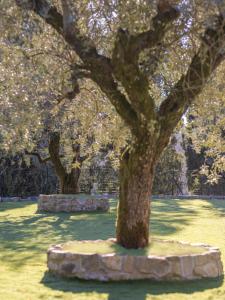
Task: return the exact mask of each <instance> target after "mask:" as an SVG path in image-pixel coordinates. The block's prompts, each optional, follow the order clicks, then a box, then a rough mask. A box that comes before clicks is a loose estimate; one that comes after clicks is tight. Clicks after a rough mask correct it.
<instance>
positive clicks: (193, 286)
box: [41, 272, 223, 300]
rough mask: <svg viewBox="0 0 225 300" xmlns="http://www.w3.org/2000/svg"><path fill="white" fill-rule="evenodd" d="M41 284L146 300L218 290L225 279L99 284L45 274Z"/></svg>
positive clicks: (118, 298)
mask: <svg viewBox="0 0 225 300" xmlns="http://www.w3.org/2000/svg"><path fill="white" fill-rule="evenodd" d="M41 283H42V284H44V285H45V286H47V287H49V288H51V289H54V290H60V291H63V292H65V293H67V292H70V293H73V294H78V293H93V292H97V293H99V294H108V298H107V299H108V300H122V299H123V300H125V299H131V300H145V299H146V297H147V295H162V294H163V295H165V299H166V294H170V293H182V294H183V293H185V294H192V293H194V292H202V291H205V290H208V289H214V288H218V287H220V286H221V285H222V284H223V277H220V278H218V279H203V280H196V281H189V282H153V281H149V280H148V281H147V280H139V281H126V282H98V281H85V280H78V279H62V278H60V277H56V276H54V275H52V274H51V273H49V272H45V274H44V277H43V278H42V280H41ZM75 297H76V296H75Z"/></svg>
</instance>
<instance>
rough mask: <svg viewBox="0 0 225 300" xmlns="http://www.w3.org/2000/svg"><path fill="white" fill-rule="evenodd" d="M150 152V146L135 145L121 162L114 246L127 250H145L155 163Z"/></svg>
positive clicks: (152, 151) (143, 144)
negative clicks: (118, 245)
mask: <svg viewBox="0 0 225 300" xmlns="http://www.w3.org/2000/svg"><path fill="white" fill-rule="evenodd" d="M146 140H147V139H146ZM153 149H154V147H152V144H146V143H140V142H139V143H136V144H135V147H134V148H133V149H132V150H130V151H129V150H127V151H126V152H125V154H124V155H123V158H122V161H121V166H120V199H119V205H118V217H117V242H118V243H119V244H121V245H122V246H124V247H126V248H140V247H145V246H146V245H148V242H149V217H150V197H151V190H152V182H153V176H154V168H155V163H156V159H155V151H154V150H153Z"/></svg>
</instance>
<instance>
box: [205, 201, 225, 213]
mask: <svg viewBox="0 0 225 300" xmlns="http://www.w3.org/2000/svg"><path fill="white" fill-rule="evenodd" d="M207 202H208V203H209V204H210V207H207V208H208V209H212V208H213V209H214V210H215V211H216V213H217V214H218V215H219V216H221V217H225V200H211V201H209V200H207Z"/></svg>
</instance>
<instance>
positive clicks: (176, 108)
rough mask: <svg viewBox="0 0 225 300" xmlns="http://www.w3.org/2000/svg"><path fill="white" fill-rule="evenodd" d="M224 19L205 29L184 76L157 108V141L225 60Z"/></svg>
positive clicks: (172, 127)
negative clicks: (159, 133)
mask: <svg viewBox="0 0 225 300" xmlns="http://www.w3.org/2000/svg"><path fill="white" fill-rule="evenodd" d="M224 46H225V20H224V17H223V16H222V15H219V16H218V17H217V19H216V21H215V23H214V27H213V28H207V29H206V31H205V34H204V36H203V38H202V43H201V45H200V48H199V50H198V52H197V54H196V55H195V56H194V57H193V59H192V62H191V64H190V66H189V68H188V70H187V72H186V74H185V75H183V76H182V77H181V79H180V80H179V81H178V82H177V84H176V85H175V86H174V87H173V89H172V91H171V92H170V94H169V96H168V97H167V99H166V100H164V101H163V103H162V104H161V105H160V108H159V112H158V117H159V121H160V123H161V135H160V140H163V139H164V138H165V136H169V135H170V134H171V132H172V131H173V129H174V128H175V127H176V125H177V123H178V122H179V120H180V119H181V117H182V115H183V114H184V113H185V112H186V110H187V108H188V107H189V106H190V104H191V103H192V102H193V101H194V100H195V99H196V98H197V96H198V95H199V94H200V93H201V91H202V90H203V88H204V86H205V85H206V83H207V80H208V79H209V77H210V76H211V74H212V73H213V71H214V70H215V69H216V68H217V67H218V65H219V64H220V63H221V62H222V61H223V60H224V58H225V51H224Z"/></svg>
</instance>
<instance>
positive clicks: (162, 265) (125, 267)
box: [47, 239, 223, 281]
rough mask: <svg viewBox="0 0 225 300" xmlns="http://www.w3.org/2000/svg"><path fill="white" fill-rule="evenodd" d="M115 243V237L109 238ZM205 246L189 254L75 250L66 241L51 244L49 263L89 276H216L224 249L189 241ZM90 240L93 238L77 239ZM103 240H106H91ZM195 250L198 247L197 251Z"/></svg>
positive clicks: (67, 272) (51, 267)
mask: <svg viewBox="0 0 225 300" xmlns="http://www.w3.org/2000/svg"><path fill="white" fill-rule="evenodd" d="M107 241H111V242H113V243H115V239H109V240H107ZM161 241H163V242H165V243H180V244H181V245H189V246H192V247H193V248H194V247H201V248H202V253H197V254H196V253H195V254H191V253H190V254H188V255H165V256H158V255H142V256H138V255H121V254H117V253H107V254H97V253H75V252H73V251H66V250H64V249H63V247H64V245H65V244H61V245H55V246H52V247H50V248H49V250H48V254H47V255H48V258H47V265H48V269H49V271H51V272H53V273H54V274H56V275H60V276H63V277H68V278H73V277H75V278H80V279H86V280H100V281H117V280H138V279H151V280H157V281H161V280H169V281H173V280H193V279H202V278H215V277H218V276H221V275H222V274H223V265H222V262H221V253H220V251H219V249H218V248H216V247H212V246H209V245H206V244H189V243H185V242H175V241H167V240H161ZM76 242H77V243H86V242H90V241H76ZM91 242H93V243H101V242H102V240H96V241H91ZM193 252H194V251H193Z"/></svg>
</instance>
